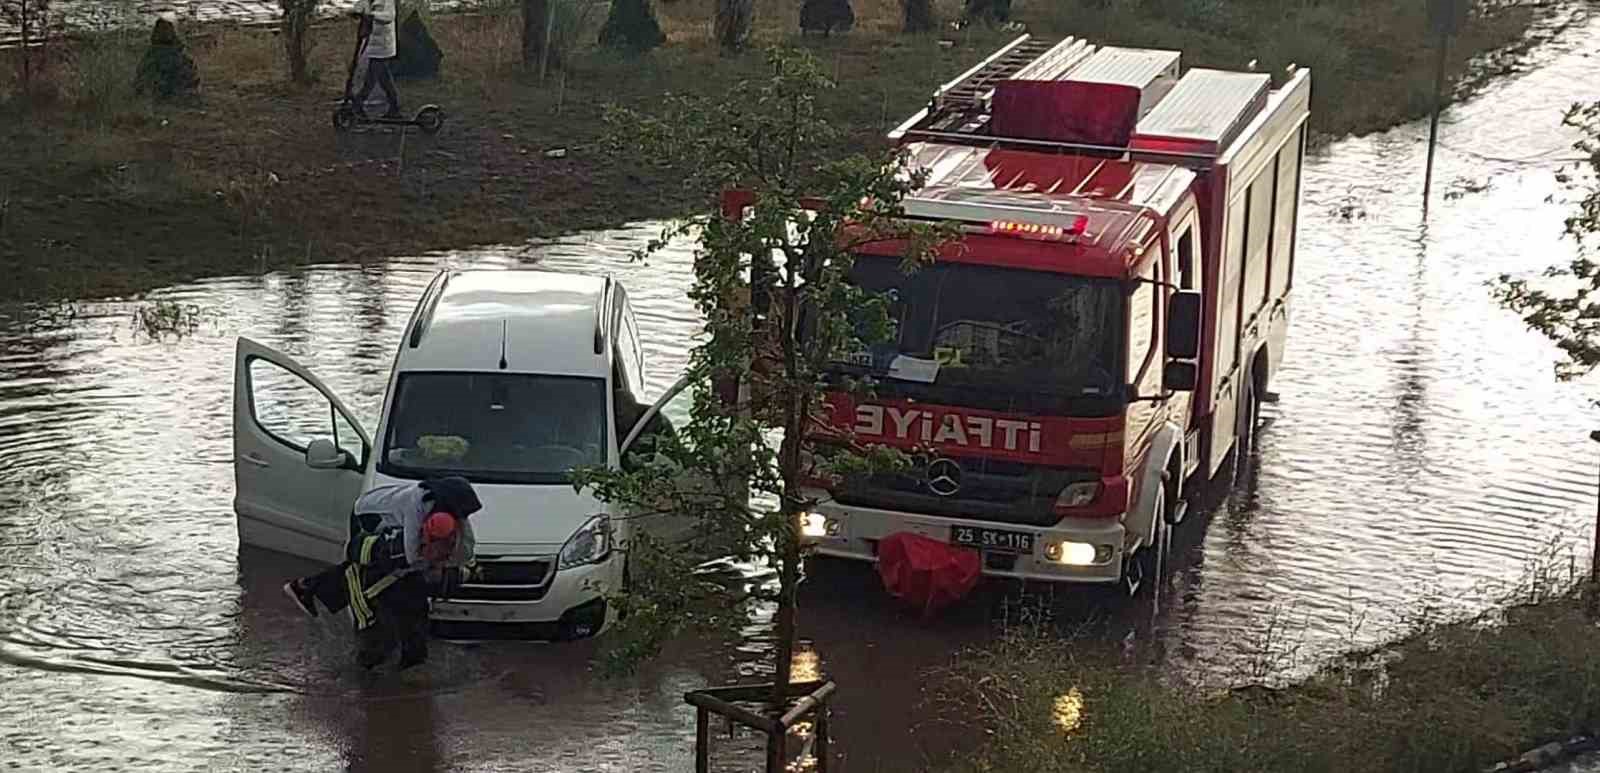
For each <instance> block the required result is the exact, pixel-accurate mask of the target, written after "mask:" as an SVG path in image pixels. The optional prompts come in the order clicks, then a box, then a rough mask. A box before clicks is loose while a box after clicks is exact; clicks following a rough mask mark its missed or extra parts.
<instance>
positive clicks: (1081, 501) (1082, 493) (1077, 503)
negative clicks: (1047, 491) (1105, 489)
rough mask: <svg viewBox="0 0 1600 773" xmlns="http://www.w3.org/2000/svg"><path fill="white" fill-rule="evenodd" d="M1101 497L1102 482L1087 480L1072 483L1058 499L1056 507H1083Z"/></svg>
mask: <svg viewBox="0 0 1600 773" xmlns="http://www.w3.org/2000/svg"><path fill="white" fill-rule="evenodd" d="M1098 496H1100V481H1097V480H1086V481H1080V482H1078V483H1070V484H1068V485H1067V487H1066V488H1064V489H1062V490H1061V495H1060V496H1058V497H1056V507H1083V506H1084V505H1087V504H1089V503H1090V502H1093V501H1094V500H1095V497H1098Z"/></svg>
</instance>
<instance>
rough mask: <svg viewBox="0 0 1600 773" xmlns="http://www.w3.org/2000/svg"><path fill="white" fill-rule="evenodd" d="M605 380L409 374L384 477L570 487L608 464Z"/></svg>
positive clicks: (386, 446) (386, 449)
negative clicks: (575, 478)
mask: <svg viewBox="0 0 1600 773" xmlns="http://www.w3.org/2000/svg"><path fill="white" fill-rule="evenodd" d="M605 388H606V387H605V381H604V380H603V379H598V378H578V377H571V376H544V375H527V374H518V373H476V372H472V373H461V372H457V373H407V374H404V375H402V376H400V379H399V381H398V382H397V383H396V385H395V399H394V405H393V408H392V412H391V415H390V417H389V425H388V429H387V431H386V432H385V436H384V439H383V454H382V455H381V456H380V457H379V460H380V461H379V471H380V472H383V473H384V474H386V475H393V476H395V477H402V478H424V477H430V476H436V475H460V476H462V477H465V478H467V479H468V480H471V481H473V482H476V483H534V484H557V483H567V482H569V481H570V479H571V474H572V470H573V469H575V468H577V467H586V466H590V465H601V464H605V462H606V420H605V417H606V393H605Z"/></svg>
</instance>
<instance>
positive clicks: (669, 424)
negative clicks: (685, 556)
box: [621, 376, 695, 544]
mask: <svg viewBox="0 0 1600 773" xmlns="http://www.w3.org/2000/svg"><path fill="white" fill-rule="evenodd" d="M692 383H693V382H692V381H691V380H690V379H689V378H688V377H687V376H686V377H684V378H681V379H678V381H677V383H675V384H673V385H672V386H671V387H670V388H668V389H667V391H666V392H665V393H664V394H662V395H661V397H660V398H659V399H657V400H656V401H655V404H653V405H651V406H650V407H649V409H647V410H646V411H645V412H644V414H643V415H642V416H640V417H639V420H638V421H637V422H635V423H634V425H633V428H632V429H630V430H628V435H627V437H626V438H624V439H623V441H622V445H621V448H622V459H623V460H624V464H627V460H629V459H630V456H629V455H630V454H638V455H641V456H642V455H649V454H652V453H653V452H654V449H653V448H651V447H650V446H651V443H649V442H647V441H649V440H650V439H651V438H653V437H659V436H663V435H666V434H669V433H675V434H676V435H677V437H678V440H679V442H687V441H688V438H686V437H685V436H684V435H683V433H682V432H681V431H680V429H679V428H681V427H684V426H686V425H688V423H689V416H690V412H691V411H692V410H693V408H694V390H693V389H690V388H689V387H690V386H691V385H692ZM638 522H639V525H640V527H641V528H642V529H643V530H644V531H646V532H649V533H650V535H651V536H653V537H655V538H656V539H657V540H660V541H661V542H663V543H665V544H676V543H681V542H684V541H687V540H688V539H690V538H691V537H692V536H693V534H694V528H695V519H694V518H693V517H691V516H686V515H653V516H649V517H646V518H640V519H639V521H638Z"/></svg>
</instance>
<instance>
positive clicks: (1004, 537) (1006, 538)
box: [950, 526, 1033, 553]
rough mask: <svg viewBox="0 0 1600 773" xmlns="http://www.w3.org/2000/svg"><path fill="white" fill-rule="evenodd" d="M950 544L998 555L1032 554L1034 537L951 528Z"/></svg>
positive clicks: (977, 528)
mask: <svg viewBox="0 0 1600 773" xmlns="http://www.w3.org/2000/svg"><path fill="white" fill-rule="evenodd" d="M950 542H951V543H952V544H956V545H963V546H965V547H971V548H979V549H982V550H990V551H994V552H996V553H1032V552H1033V535H1032V534H1028V533H1027V532H1020V531H1002V530H1000V529H983V528H979V527H976V526H952V527H950Z"/></svg>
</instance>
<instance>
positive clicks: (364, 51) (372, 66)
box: [350, 0, 400, 118]
mask: <svg viewBox="0 0 1600 773" xmlns="http://www.w3.org/2000/svg"><path fill="white" fill-rule="evenodd" d="M350 12H351V13H352V14H354V15H355V16H357V17H358V18H359V19H360V22H359V23H358V24H359V26H358V27H357V33H356V35H357V37H358V38H359V39H360V40H361V44H360V46H361V47H360V51H361V54H360V55H359V56H358V57H357V60H358V61H359V62H360V63H361V64H363V65H365V66H366V71H367V73H366V76H365V78H364V79H363V80H362V82H361V91H360V92H359V93H357V94H356V98H355V106H354V107H355V110H356V112H357V113H358V114H360V115H361V117H363V118H365V117H366V115H367V112H366V105H367V97H370V96H372V89H373V87H374V86H381V87H382V88H383V96H384V99H386V100H388V102H389V110H388V112H386V113H384V114H383V117H384V118H399V117H400V92H399V90H397V89H396V88H395V85H394V75H393V74H392V73H390V72H389V63H390V62H391V61H393V60H394V58H395V55H396V54H397V53H398V49H397V48H396V46H395V23H394V19H395V0H359V1H358V2H357V3H356V5H355V7H354V8H352V9H351V10H350Z"/></svg>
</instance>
